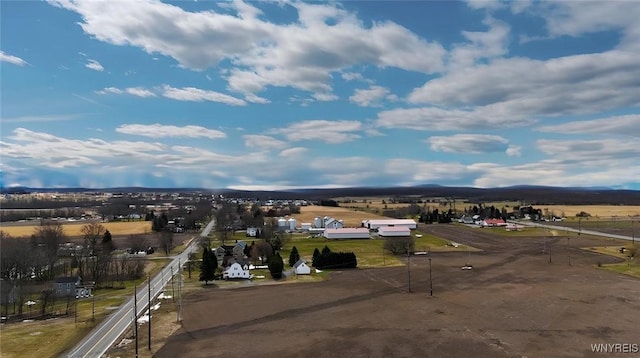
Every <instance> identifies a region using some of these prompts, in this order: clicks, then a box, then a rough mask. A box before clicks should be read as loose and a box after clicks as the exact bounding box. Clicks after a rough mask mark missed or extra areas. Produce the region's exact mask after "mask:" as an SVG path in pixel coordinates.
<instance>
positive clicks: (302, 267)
mask: <svg viewBox="0 0 640 358" xmlns="http://www.w3.org/2000/svg"><path fill="white" fill-rule="evenodd" d="M293 270H294V271H295V273H296V275H311V267H309V265H307V262H306V261H305V260H304V259H300V260H298V261H297V262H296V263H295V264H293Z"/></svg>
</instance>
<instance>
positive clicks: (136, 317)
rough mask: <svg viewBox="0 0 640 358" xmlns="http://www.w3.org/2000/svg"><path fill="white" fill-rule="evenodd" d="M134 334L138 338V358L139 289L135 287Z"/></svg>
mask: <svg viewBox="0 0 640 358" xmlns="http://www.w3.org/2000/svg"><path fill="white" fill-rule="evenodd" d="M133 334H134V336H135V337H136V358H138V287H137V286H136V285H135V284H134V285H133Z"/></svg>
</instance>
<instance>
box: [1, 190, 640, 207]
mask: <svg viewBox="0 0 640 358" xmlns="http://www.w3.org/2000/svg"><path fill="white" fill-rule="evenodd" d="M1 192H2V193H29V192H111V193H141V192H156V193H157V192H164V193H194V192H201V193H210V194H222V195H224V196H226V197H243V198H260V199H263V200H266V199H307V200H319V199H326V198H337V197H374V196H378V197H379V196H388V197H393V196H419V197H442V198H449V199H466V200H469V201H472V202H492V201H523V202H526V203H528V204H535V205H541V204H546V205H551V204H565V205H595V204H600V205H640V191H638V190H620V189H608V188H593V187H591V188H562V187H544V186H512V187H503V188H471V187H447V186H440V185H420V186H413V187H352V188H334V189H300V190H280V191H245V190H231V189H203V188H140V187H118V188H102V189H88V188H63V189H62V188H44V189H43V188H27V187H20V188H4V189H2V190H1Z"/></svg>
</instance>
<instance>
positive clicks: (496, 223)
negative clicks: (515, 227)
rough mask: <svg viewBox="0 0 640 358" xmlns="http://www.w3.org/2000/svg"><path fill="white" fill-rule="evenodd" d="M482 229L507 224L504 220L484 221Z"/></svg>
mask: <svg viewBox="0 0 640 358" xmlns="http://www.w3.org/2000/svg"><path fill="white" fill-rule="evenodd" d="M480 226H482V227H495V226H507V223H506V222H504V220H502V219H484V220H482V223H480Z"/></svg>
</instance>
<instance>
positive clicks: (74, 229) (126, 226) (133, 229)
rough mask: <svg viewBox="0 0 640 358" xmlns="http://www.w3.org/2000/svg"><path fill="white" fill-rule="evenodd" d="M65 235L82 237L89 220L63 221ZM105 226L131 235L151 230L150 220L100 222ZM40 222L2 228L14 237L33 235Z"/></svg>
mask: <svg viewBox="0 0 640 358" xmlns="http://www.w3.org/2000/svg"><path fill="white" fill-rule="evenodd" d="M61 223H62V228H63V229H64V233H65V235H67V236H68V237H70V238H73V237H81V236H82V231H81V230H82V227H83V226H84V225H86V224H87V222H77V221H75V222H61ZM100 224H102V226H104V227H105V228H106V229H107V230H109V232H111V235H114V236H116V235H130V234H145V233H149V232H151V222H150V221H118V222H106V223H100ZM38 226H39V225H38V224H35V225H34V224H22V225H13V224H11V225H6V224H3V225H2V226H0V230H2V231H4V232H6V233H7V234H9V235H11V236H13V237H21V236H31V235H32V234H33V233H34V232H35V229H36V228H37V227H38Z"/></svg>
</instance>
